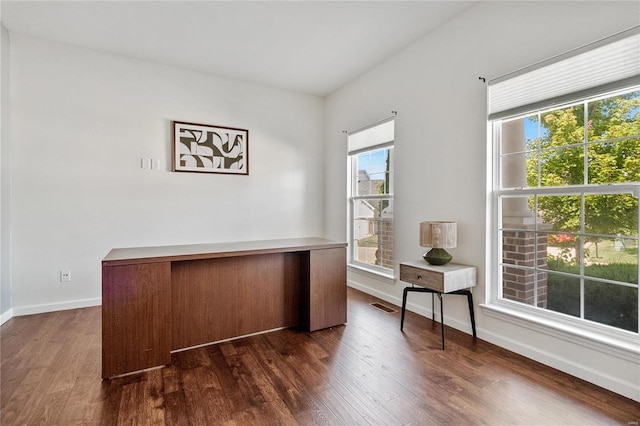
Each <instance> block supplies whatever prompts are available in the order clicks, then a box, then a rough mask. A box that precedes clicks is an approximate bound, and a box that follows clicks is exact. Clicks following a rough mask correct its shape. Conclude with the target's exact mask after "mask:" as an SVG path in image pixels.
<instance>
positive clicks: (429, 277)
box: [400, 264, 444, 292]
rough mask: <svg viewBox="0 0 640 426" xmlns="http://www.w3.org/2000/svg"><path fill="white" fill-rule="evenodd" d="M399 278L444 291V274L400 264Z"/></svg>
mask: <svg viewBox="0 0 640 426" xmlns="http://www.w3.org/2000/svg"><path fill="white" fill-rule="evenodd" d="M400 280H401V281H404V282H408V283H412V284H417V285H419V286H422V287H426V288H429V289H431V290H436V291H441V292H444V274H441V273H439V272H433V271H426V270H424V269H419V268H414V267H411V266H407V265H403V264H400Z"/></svg>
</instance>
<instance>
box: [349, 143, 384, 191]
mask: <svg viewBox="0 0 640 426" xmlns="http://www.w3.org/2000/svg"><path fill="white" fill-rule="evenodd" d="M390 160H391V150H390V148H383V149H378V150H375V151H367V152H363V153H361V154H358V155H357V158H356V161H357V169H356V170H357V173H358V175H357V187H356V194H357V195H374V194H389V193H391V190H390V181H389V176H390Z"/></svg>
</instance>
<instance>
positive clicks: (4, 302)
mask: <svg viewBox="0 0 640 426" xmlns="http://www.w3.org/2000/svg"><path fill="white" fill-rule="evenodd" d="M9 38H10V37H9V32H8V31H7V29H6V28H5V27H4V25H2V24H0V138H1V140H2V142H1V143H0V324H2V323H3V322H4V321H5V320H6V319H8V318H9V317H10V316H11V313H12V312H11V306H12V304H11V227H10V225H11V213H10V206H11V186H10V182H11V175H10V169H11V149H10V148H11V141H10V138H9V129H10V127H9V124H10V118H11V115H10V100H11V93H10V78H9V70H10V63H11V62H10V48H9V47H10V44H9Z"/></svg>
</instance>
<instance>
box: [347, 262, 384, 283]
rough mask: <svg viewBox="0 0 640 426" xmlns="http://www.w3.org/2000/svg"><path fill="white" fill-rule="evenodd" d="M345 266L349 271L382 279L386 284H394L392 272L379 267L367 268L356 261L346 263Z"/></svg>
mask: <svg viewBox="0 0 640 426" xmlns="http://www.w3.org/2000/svg"><path fill="white" fill-rule="evenodd" d="M347 268H348V270H350V271H353V272H356V273H358V274H363V275H367V276H369V277H370V278H374V279H377V280H380V281H383V282H385V283H387V284H395V282H396V278H395V276H394V274H393V272H385V271H382V270H379V269H373V268H368V267H366V266H363V265H360V264H358V263H348V264H347Z"/></svg>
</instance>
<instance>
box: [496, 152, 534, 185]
mask: <svg viewBox="0 0 640 426" xmlns="http://www.w3.org/2000/svg"><path fill="white" fill-rule="evenodd" d="M500 166H501V167H500V168H501V170H500V172H501V174H500V176H501V178H502V179H501V183H500V187H501V188H526V187H527V186H538V153H537V152H521V153H517V154H507V155H504V156H502V157H501V158H500Z"/></svg>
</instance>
